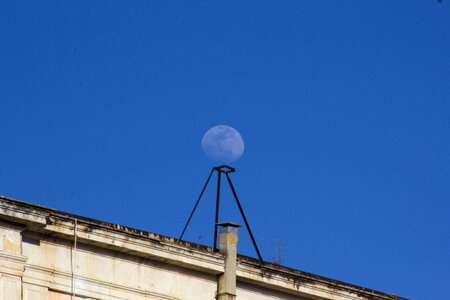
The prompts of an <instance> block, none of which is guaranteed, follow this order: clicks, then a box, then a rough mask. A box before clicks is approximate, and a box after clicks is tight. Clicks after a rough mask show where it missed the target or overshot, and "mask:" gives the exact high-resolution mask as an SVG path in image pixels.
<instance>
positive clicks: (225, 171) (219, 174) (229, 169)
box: [178, 165, 264, 265]
mask: <svg viewBox="0 0 450 300" xmlns="http://www.w3.org/2000/svg"><path fill="white" fill-rule="evenodd" d="M214 171H216V172H217V194H216V214H215V223H214V246H213V249H214V251H217V227H218V226H219V224H218V223H219V206H220V184H221V179H222V174H225V176H226V177H227V181H228V185H229V186H230V188H231V192H232V193H233V196H234V199H235V200H236V204H237V206H238V208H239V211H240V213H241V216H242V219H243V220H244V223H245V227H246V228H247V231H248V233H249V235H250V238H251V240H252V243H253V247H254V248H255V251H256V254H257V255H258V258H259V262H260V263H261V265H262V264H264V261H263V259H262V257H261V253H260V252H259V249H258V245H257V244H256V241H255V238H254V237H253V233H252V230H251V229H250V225H249V224H248V221H247V218H246V217H245V214H244V210H243V209H242V205H241V202H240V201H239V198H238V196H237V193H236V190H235V189H234V186H233V183H232V182H231V178H230V176H229V175H228V174H229V173H233V172H235V171H236V169H234V168H232V167H230V166H226V165H223V166H218V167H214V168H212V169H211V172H210V173H209V176H208V179H206V182H205V185H204V186H203V188H202V191H201V192H200V195H199V196H198V198H197V201H196V202H195V205H194V208H193V209H192V212H191V214H190V216H189V218H188V220H187V222H186V225H185V226H184V229H183V232H182V233H181V236H180V238H179V239H178V240H179V241H181V240H182V239H183V236H184V233H185V232H186V229H187V227H188V226H189V223H190V222H191V219H192V217H193V216H194V213H195V210H196V209H197V206H198V204H199V203H200V199H201V198H202V196H203V193H204V192H205V190H206V187H207V186H208V183H209V181H210V179H211V176H212V174H213V173H214Z"/></svg>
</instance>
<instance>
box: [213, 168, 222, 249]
mask: <svg viewBox="0 0 450 300" xmlns="http://www.w3.org/2000/svg"><path fill="white" fill-rule="evenodd" d="M216 171H217V195H216V218H215V221H214V251H216V250H217V223H219V204H220V179H221V175H222V172H221V171H220V170H216Z"/></svg>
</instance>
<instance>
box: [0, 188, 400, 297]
mask: <svg viewBox="0 0 450 300" xmlns="http://www.w3.org/2000/svg"><path fill="white" fill-rule="evenodd" d="M0 202H9V203H13V204H14V205H17V206H21V207H24V208H32V209H36V210H40V211H45V212H47V213H49V214H51V215H53V216H55V217H59V218H65V219H70V220H75V219H76V220H77V221H82V222H84V223H87V224H89V225H91V226H96V227H99V228H104V229H108V230H112V231H116V232H119V233H124V234H129V235H132V236H135V237H138V238H143V239H151V240H155V239H157V240H159V241H163V242H166V243H167V242H168V243H173V244H177V245H179V246H184V247H187V248H191V249H195V250H197V251H200V252H205V253H214V252H217V251H215V250H214V249H213V248H212V247H209V246H206V245H202V244H198V243H193V242H188V241H185V240H178V239H177V238H173V237H170V236H166V235H162V234H157V233H153V232H149V231H144V230H140V229H136V228H133V227H128V226H123V225H119V224H114V223H110V222H106V221H101V220H97V219H92V218H89V217H85V216H80V215H76V214H72V213H67V212H63V211H58V210H56V209H54V208H50V207H47V206H42V205H38V204H34V203H30V202H26V201H22V200H18V199H14V198H10V197H6V196H0ZM238 261H239V262H240V263H242V264H246V265H249V266H251V267H254V268H259V269H261V270H263V271H267V272H271V273H273V274H279V275H282V276H286V277H289V278H292V279H296V280H299V281H308V282H318V283H321V284H324V285H327V286H329V287H332V288H334V289H341V290H346V291H349V292H352V293H356V294H358V295H361V296H366V297H367V296H372V297H374V298H373V299H386V300H408V299H407V298H403V297H400V296H397V295H394V294H388V293H384V292H380V291H377V290H373V289H369V288H364V287H362V286H358V285H354V284H351V283H347V282H344V281H339V280H335V279H331V278H328V277H324V276H320V275H316V274H313V273H309V272H305V271H302V270H298V269H294V268H290V267H287V266H282V265H278V264H272V263H270V262H266V261H264V264H263V265H261V264H260V261H259V260H258V259H256V258H253V257H249V256H245V255H241V254H238Z"/></svg>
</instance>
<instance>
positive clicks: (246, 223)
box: [225, 173, 264, 265]
mask: <svg viewBox="0 0 450 300" xmlns="http://www.w3.org/2000/svg"><path fill="white" fill-rule="evenodd" d="M225 175H226V176H227V180H228V184H229V185H230V188H231V191H232V192H233V196H234V199H235V200H236V203H237V205H238V207H239V211H240V212H241V216H242V219H244V223H245V227H247V230H248V233H249V235H250V238H251V239H252V242H253V246H254V247H255V250H256V253H257V254H258V258H259V262H260V263H261V265H263V264H264V262H263V259H262V257H261V253H260V252H259V249H258V246H257V245H256V241H255V238H254V237H253V233H252V230H251V229H250V225H249V224H248V222H247V218H246V217H245V214H244V210H243V209H242V206H241V203H240V202H239V198H238V196H237V194H236V190H235V189H234V186H233V183H232V182H231V179H230V176H228V173H225Z"/></svg>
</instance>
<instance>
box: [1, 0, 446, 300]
mask: <svg viewBox="0 0 450 300" xmlns="http://www.w3.org/2000/svg"><path fill="white" fill-rule="evenodd" d="M0 37H1V44H0V113H1V121H0V138H1V147H0V166H1V167H0V194H2V195H5V196H10V197H14V198H18V199H22V200H26V201H29V202H33V203H37V204H41V205H46V206H50V207H53V208H56V209H59V210H62V211H68V212H72V213H76V214H80V215H84V216H89V217H92V218H97V219H101V220H106V221H110V222H114V223H120V224H123V225H128V226H132V227H137V228H140V229H144V230H148V231H152V232H157V233H161V234H166V235H170V236H175V237H176V236H178V235H179V234H180V232H181V229H182V228H183V226H184V224H185V221H186V219H187V217H188V215H189V213H190V210H191V209H192V207H193V205H194V202H195V200H196V197H197V196H198V193H199V192H200V190H201V187H202V185H203V183H204V181H205V179H206V177H207V175H208V173H209V170H210V168H211V167H212V166H213V163H212V162H210V161H209V160H208V159H207V158H206V157H205V155H204V154H203V153H202V150H201V147H200V141H201V138H202V135H203V134H204V133H205V131H206V130H207V129H208V128H210V127H212V126H214V125H218V124H228V125H231V126H233V127H235V128H237V129H238V130H239V131H240V133H241V134H242V136H243V138H244V141H245V153H244V156H243V157H242V158H241V160H239V161H238V162H237V163H235V164H233V166H234V167H236V168H237V169H238V171H237V173H235V174H233V175H232V179H233V182H234V184H235V187H236V189H237V192H238V194H239V196H240V199H241V201H242V203H243V206H244V209H245V211H246V212H247V217H248V219H249V222H250V225H251V226H252V227H253V231H254V234H255V237H256V239H257V242H258V244H259V246H260V248H261V252H262V254H263V256H264V258H266V259H270V258H271V256H272V252H273V249H274V244H280V245H282V246H283V248H284V251H282V253H281V256H282V257H283V258H284V264H285V265H287V266H290V267H294V268H298V269H301V270H304V271H308V272H313V273H317V274H320V275H323V276H328V277H332V278H335V279H339V280H343V281H347V282H351V283H354V284H358V285H362V286H365V287H369V288H374V289H378V290H381V291H384V292H388V293H396V294H398V295H401V296H404V297H409V298H412V299H421V300H427V299H450V204H449V199H450V1H447V0H443V1H442V2H439V1H431V0H430V1H419V0H413V1H411V0H410V1H406V0H404V1H270V2H269V1H203V2H197V1H52V2H47V1H1V8H0ZM214 186H215V182H214V181H213V182H212V184H211V186H210V188H209V189H208V191H207V193H206V195H205V197H204V198H203V200H202V202H201V204H200V207H199V210H198V212H197V214H196V215H195V217H194V220H193V223H192V225H191V226H190V228H189V230H188V232H187V235H186V239H188V240H191V241H194V242H199V243H204V244H211V242H212V237H211V236H212V233H213V231H212V223H213V215H214V204H213V203H214ZM223 203H224V207H223V217H222V218H221V220H225V219H227V220H232V221H236V222H238V223H242V221H241V219H240V218H239V216H238V214H237V209H236V207H235V206H234V205H233V203H232V198H231V196H230V192H229V191H228V190H227V189H225V193H224V194H223ZM240 249H241V252H242V253H244V254H248V255H251V256H255V253H254V252H253V249H252V247H251V244H250V242H249V239H248V237H247V235H246V232H245V230H241V234H240Z"/></svg>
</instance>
